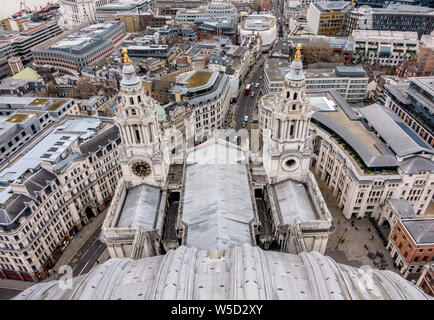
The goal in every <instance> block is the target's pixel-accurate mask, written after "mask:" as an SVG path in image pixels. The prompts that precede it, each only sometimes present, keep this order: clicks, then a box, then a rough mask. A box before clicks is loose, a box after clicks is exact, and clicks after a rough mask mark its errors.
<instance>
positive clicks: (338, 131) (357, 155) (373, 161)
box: [309, 90, 434, 173]
mask: <svg viewBox="0 0 434 320" xmlns="http://www.w3.org/2000/svg"><path fill="white" fill-rule="evenodd" d="M309 96H310V97H315V96H317V97H318V96H326V97H327V98H328V99H329V100H331V101H332V102H333V105H332V107H333V108H329V107H328V108H321V106H320V107H319V110H320V111H317V112H315V113H314V114H313V116H312V120H313V122H316V123H319V124H320V125H321V126H323V127H325V128H326V130H327V131H329V132H331V133H332V134H333V135H335V136H336V138H337V143H338V144H339V145H340V146H341V147H342V149H343V150H345V152H348V153H349V155H348V156H349V159H350V160H351V161H352V162H353V164H354V166H355V168H356V169H357V170H358V171H359V173H363V170H362V168H368V169H369V170H371V169H376V168H378V169H381V168H389V170H390V169H392V168H397V167H400V168H401V169H402V170H403V171H404V172H412V173H413V172H414V171H416V172H420V171H432V172H434V162H433V161H432V160H430V159H428V158H425V157H423V156H420V155H422V154H433V153H434V151H433V148H431V147H430V146H429V145H428V144H426V142H425V141H423V140H422V139H421V138H420V137H419V136H418V135H417V134H415V133H414V132H413V131H412V130H411V129H410V128H409V127H407V126H406V125H405V123H404V121H403V120H402V119H401V118H400V117H398V116H397V115H396V114H394V113H393V112H391V111H390V110H388V109H386V108H385V107H384V106H381V105H378V104H373V105H370V106H366V107H362V108H358V113H359V114H360V115H359V114H357V113H355V112H354V110H352V108H351V107H350V106H349V105H348V104H347V103H346V102H345V101H344V100H343V99H342V97H341V96H340V95H339V94H338V93H337V92H335V91H333V90H331V91H330V92H328V93H319V92H317V93H313V92H312V93H309ZM321 109H322V110H321ZM333 109H334V110H333ZM398 157H401V158H403V159H404V158H405V159H404V160H400V161H398ZM364 172H365V173H366V169H364Z"/></svg>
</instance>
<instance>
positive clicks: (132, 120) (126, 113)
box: [115, 49, 170, 187]
mask: <svg viewBox="0 0 434 320" xmlns="http://www.w3.org/2000/svg"><path fill="white" fill-rule="evenodd" d="M123 53H124V66H123V69H122V80H121V82H120V95H121V101H120V104H119V105H118V106H117V108H116V116H115V123H116V125H117V126H118V127H119V131H120V135H121V139H122V147H121V148H120V155H119V157H120V158H119V160H120V164H121V168H122V173H123V177H124V180H125V181H126V182H129V184H130V186H135V185H139V184H143V183H145V184H149V185H153V186H158V187H163V186H164V185H165V183H166V178H167V173H168V170H169V163H170V160H169V155H168V152H167V151H166V150H165V149H163V147H162V144H161V137H160V128H159V123H158V120H157V114H156V113H157V103H156V102H155V101H154V100H153V99H152V98H151V97H149V96H147V95H145V94H144V91H143V86H142V81H141V79H140V78H139V77H138V76H137V75H136V72H135V69H134V67H133V66H132V65H131V64H130V59H129V57H128V51H127V49H123Z"/></svg>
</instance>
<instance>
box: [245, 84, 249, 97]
mask: <svg viewBox="0 0 434 320" xmlns="http://www.w3.org/2000/svg"><path fill="white" fill-rule="evenodd" d="M244 94H245V95H246V96H248V95H249V94H250V83H249V84H248V85H247V86H246V89H245V90H244Z"/></svg>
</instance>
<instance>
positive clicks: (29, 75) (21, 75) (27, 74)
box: [12, 67, 42, 80]
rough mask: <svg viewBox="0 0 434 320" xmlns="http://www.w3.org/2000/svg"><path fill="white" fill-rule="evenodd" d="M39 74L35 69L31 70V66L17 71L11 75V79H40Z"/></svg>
mask: <svg viewBox="0 0 434 320" xmlns="http://www.w3.org/2000/svg"><path fill="white" fill-rule="evenodd" d="M41 78H42V77H41V75H39V74H38V73H37V72H36V71H35V70H33V69H32V68H29V67H27V68H25V69H24V70H22V71H20V72H18V73H17V74H16V75H14V76H12V79H15V80H17V79H31V80H36V79H41Z"/></svg>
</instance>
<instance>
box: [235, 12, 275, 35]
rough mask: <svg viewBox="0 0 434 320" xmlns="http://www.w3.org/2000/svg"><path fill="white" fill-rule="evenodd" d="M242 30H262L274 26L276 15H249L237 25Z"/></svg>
mask: <svg viewBox="0 0 434 320" xmlns="http://www.w3.org/2000/svg"><path fill="white" fill-rule="evenodd" d="M239 26H240V28H241V29H242V30H247V31H263V30H267V29H270V28H273V27H276V17H274V16H272V15H266V14H261V15H257V14H256V15H249V16H247V17H246V18H245V19H244V20H242V21H241V24H240V25H239Z"/></svg>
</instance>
